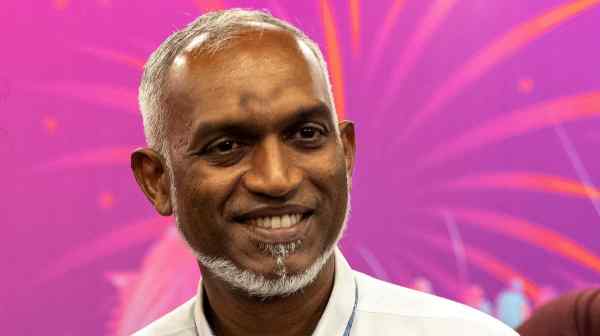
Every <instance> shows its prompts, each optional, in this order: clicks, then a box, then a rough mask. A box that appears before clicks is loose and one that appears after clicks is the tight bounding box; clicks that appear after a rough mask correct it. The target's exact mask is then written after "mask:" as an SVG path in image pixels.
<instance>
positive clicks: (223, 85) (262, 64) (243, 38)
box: [167, 29, 332, 128]
mask: <svg viewBox="0 0 600 336" xmlns="http://www.w3.org/2000/svg"><path fill="white" fill-rule="evenodd" d="M206 39H207V36H205V35H204V36H203V35H201V36H199V37H198V38H196V39H194V40H193V41H192V42H191V43H190V44H189V45H188V46H187V47H186V48H185V49H184V51H183V52H182V53H181V54H179V55H178V56H177V57H176V58H175V60H174V62H173V64H172V66H171V68H170V72H169V77H168V81H167V83H168V85H167V86H168V88H169V94H168V97H169V98H168V102H167V103H168V104H169V106H170V111H171V114H172V115H171V118H170V119H171V121H172V122H171V123H173V124H175V125H177V124H180V123H181V122H183V121H185V124H186V125H194V124H196V123H199V122H202V121H203V120H214V119H215V118H217V119H222V118H247V117H256V115H255V114H256V113H265V111H267V110H268V112H269V114H270V115H271V116H275V115H276V114H277V113H278V112H279V111H283V110H289V109H296V108H298V107H302V106H294V105H314V104H315V103H324V104H325V105H327V106H329V107H330V110H332V109H331V105H330V104H331V102H330V101H329V99H328V94H327V84H326V82H325V77H324V73H323V71H322V70H321V68H320V65H319V62H318V60H317V58H316V56H315V55H314V54H313V52H312V51H311V50H310V48H309V47H308V46H307V45H306V44H305V43H304V42H302V41H300V40H298V39H297V38H296V37H294V36H293V35H291V34H290V33H287V32H284V31H282V30H278V29H264V30H260V31H258V30H248V31H243V32H240V34H238V35H237V36H236V37H235V39H234V40H232V41H229V42H228V43H227V46H226V47H225V48H224V49H222V50H219V51H218V52H216V53H208V52H198V51H197V50H196V49H197V48H198V47H199V46H201V44H202V43H203V42H204V41H205V40H206ZM263 117H264V116H263ZM177 121H179V122H177ZM169 128H171V127H169Z"/></svg>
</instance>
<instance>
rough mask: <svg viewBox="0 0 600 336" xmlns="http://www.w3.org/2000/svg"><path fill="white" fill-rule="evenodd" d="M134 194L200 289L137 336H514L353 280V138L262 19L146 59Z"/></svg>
mask: <svg viewBox="0 0 600 336" xmlns="http://www.w3.org/2000/svg"><path fill="white" fill-rule="evenodd" d="M140 105H141V110H142V114H143V119H144V130H145V133H146V137H147V141H148V144H149V148H145V149H140V150H137V151H136V152H135V153H133V155H132V168H133V171H134V174H135V177H136V180H137V182H138V184H139V185H140V187H141V189H142V190H143V191H144V193H145V194H146V196H147V197H148V198H149V200H150V201H151V202H152V204H153V205H154V207H155V208H156V210H157V211H158V212H159V213H160V214H162V215H171V214H174V216H175V218H176V220H177V226H178V228H179V230H180V232H181V233H182V235H183V237H184V238H185V240H186V242H187V243H188V244H189V246H190V248H191V249H192V250H193V251H194V253H195V254H196V256H197V259H198V265H199V267H200V270H201V272H202V275H203V278H202V281H201V283H200V284H199V286H198V294H197V296H196V297H195V298H193V299H191V300H190V301H188V302H187V303H185V304H184V305H182V306H180V307H179V308H177V309H176V310H174V311H173V312H171V313H169V314H167V315H166V316H164V317H162V318H161V319H159V320H157V321H155V322H154V323H152V324H150V325H149V326H147V327H146V328H144V329H143V330H141V331H140V332H138V333H137V335H311V334H312V335H327V336H330V335H436V336H439V335H467V336H468V335H477V336H481V335H495V336H500V335H515V333H514V332H513V331H512V330H510V329H509V328H507V327H506V326H504V325H502V324H501V323H500V322H498V321H496V320H494V319H492V318H490V317H488V316H486V315H484V314H482V313H479V312H477V311H475V310H472V309H470V308H467V307H465V306H462V305H459V304H457V303H453V302H450V301H447V300H444V299H441V298H437V297H434V296H430V295H427V294H422V293H419V292H416V291H413V290H410V289H406V288H402V287H398V286H395V285H392V284H387V283H384V282H381V281H379V280H376V279H373V278H371V277H369V276H367V275H364V274H361V273H358V272H354V271H352V269H351V268H350V266H349V265H348V263H347V262H346V260H345V259H344V257H343V255H342V254H341V252H340V251H339V250H338V249H337V248H336V243H337V242H338V240H339V239H340V237H341V235H342V232H343V228H344V225H345V223H346V219H347V215H348V211H349V197H348V193H349V189H350V185H351V175H352V168H353V166H354V152H355V145H354V125H353V124H352V123H351V122H349V121H342V122H338V120H337V117H336V113H335V106H334V104H333V99H332V94H331V88H330V84H329V78H328V73H327V68H326V65H325V62H324V60H323V56H322V55H321V52H320V51H319V48H318V47H317V46H316V45H315V44H314V43H313V42H312V41H311V40H310V39H309V38H308V37H306V36H305V35H304V34H303V33H302V32H300V31H299V30H298V29H296V28H294V27H292V26H290V25H289V24H287V23H285V22H282V21H280V20H278V19H275V18H273V17H272V16H270V15H268V14H266V13H263V12H257V11H244V10H228V11H222V12H214V13H209V14H206V15H203V16H201V17H199V18H198V19H197V20H196V21H194V22H192V23H191V24H190V25H189V26H187V27H186V28H184V29H183V30H181V31H179V32H176V33H174V34H173V35H172V36H171V37H169V38H168V39H167V40H166V41H165V42H164V43H163V44H162V45H161V46H160V47H159V48H158V50H156V51H155V52H154V54H153V55H152V56H151V57H150V59H149V61H148V63H147V64H146V67H145V71H144V75H143V78H142V83H141V86H140Z"/></svg>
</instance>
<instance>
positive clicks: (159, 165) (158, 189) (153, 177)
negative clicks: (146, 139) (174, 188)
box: [131, 148, 173, 216]
mask: <svg viewBox="0 0 600 336" xmlns="http://www.w3.org/2000/svg"><path fill="white" fill-rule="evenodd" d="M131 169H132V170H133V175H134V176H135V180H136V181H137V184H138V185H139V186H140V188H141V189H142V191H143V192H144V194H145V195H146V197H148V199H149V200H150V202H152V204H153V205H154V208H155V209H156V211H158V213H160V214H161V215H163V216H170V215H172V214H173V206H172V201H171V193H170V188H171V184H170V181H169V174H168V173H167V170H166V169H168V168H167V167H166V166H165V164H164V159H163V157H162V156H161V155H160V154H159V153H157V152H156V151H154V150H152V149H150V148H142V149H137V150H136V151H135V152H133V153H132V154H131Z"/></svg>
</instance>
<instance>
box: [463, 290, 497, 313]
mask: <svg viewBox="0 0 600 336" xmlns="http://www.w3.org/2000/svg"><path fill="white" fill-rule="evenodd" d="M460 299H461V302H463V303H465V304H467V305H469V306H471V307H473V308H477V309H479V310H481V311H482V312H484V313H486V314H489V315H493V309H492V302H490V300H488V299H487V298H486V297H485V291H484V290H483V288H482V287H481V286H479V285H475V284H473V285H470V286H468V287H467V288H466V289H465V290H464V292H463V295H462V297H461V298H460Z"/></svg>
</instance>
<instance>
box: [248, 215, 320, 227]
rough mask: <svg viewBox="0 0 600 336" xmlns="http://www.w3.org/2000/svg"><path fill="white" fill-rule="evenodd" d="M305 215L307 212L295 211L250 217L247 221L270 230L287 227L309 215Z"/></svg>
mask: <svg viewBox="0 0 600 336" xmlns="http://www.w3.org/2000/svg"><path fill="white" fill-rule="evenodd" d="M305 215H307V214H301V213H295V214H286V215H282V216H265V217H258V218H253V219H250V220H248V221H247V223H248V224H250V225H254V226H258V227H260V228H263V229H269V230H276V229H287V228H290V227H293V226H295V225H296V224H298V223H300V222H301V221H302V219H303V218H304V217H308V216H305Z"/></svg>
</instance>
